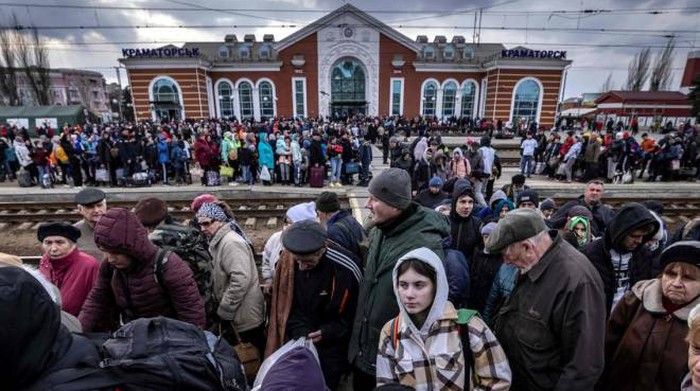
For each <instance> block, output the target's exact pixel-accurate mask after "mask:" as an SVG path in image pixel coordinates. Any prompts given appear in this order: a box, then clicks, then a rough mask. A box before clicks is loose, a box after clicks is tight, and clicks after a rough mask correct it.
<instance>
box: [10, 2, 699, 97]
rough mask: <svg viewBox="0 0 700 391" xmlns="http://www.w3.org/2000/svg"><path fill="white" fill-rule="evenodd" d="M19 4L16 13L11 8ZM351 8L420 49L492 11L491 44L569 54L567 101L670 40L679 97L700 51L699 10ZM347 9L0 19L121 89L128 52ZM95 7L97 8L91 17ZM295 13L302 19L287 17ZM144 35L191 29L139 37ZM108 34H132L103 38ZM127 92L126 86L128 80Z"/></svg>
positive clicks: (442, 5)
mask: <svg viewBox="0 0 700 391" xmlns="http://www.w3.org/2000/svg"><path fill="white" fill-rule="evenodd" d="M13 1H14V4H16V5H14V6H10V5H8V4H12V3H13ZM349 2H350V3H351V4H353V5H355V6H356V7H358V8H360V9H362V10H364V11H369V13H370V14H371V15H373V16H374V17H376V18H378V19H379V20H381V21H383V22H384V23H386V24H388V25H389V26H391V27H394V28H396V29H397V30H399V31H400V32H401V33H403V34H405V35H406V36H408V37H409V38H411V39H415V38H416V36H417V35H419V34H425V35H428V37H429V39H430V40H431V41H432V39H433V37H434V36H435V35H445V36H447V38H448V40H450V39H451V38H452V36H453V35H463V36H464V37H465V38H466V39H467V41H471V40H472V36H473V26H474V11H475V10H478V9H479V8H483V16H482V21H481V26H482V30H481V42H482V43H503V44H505V45H506V47H508V48H511V47H515V46H518V45H523V46H527V47H530V48H532V49H541V50H566V51H567V52H568V59H570V60H573V64H572V67H571V69H570V70H569V76H568V79H567V81H566V91H565V94H564V95H565V97H571V96H577V95H580V94H581V93H584V92H598V91H599V90H600V89H601V86H602V84H603V83H604V81H605V79H606V78H607V77H608V75H609V74H612V75H613V80H614V83H615V87H617V88H619V87H621V86H622V85H623V84H624V82H625V79H626V76H627V65H628V63H629V61H630V59H631V58H632V56H634V54H635V53H637V52H638V51H640V50H641V49H642V48H643V47H644V46H652V47H662V46H663V45H665V44H666V42H667V41H668V37H669V36H671V35H675V36H676V43H677V46H678V48H677V49H676V52H675V53H676V55H675V59H674V63H673V68H674V73H673V75H674V80H673V82H672V84H671V89H672V90H676V89H678V87H679V85H680V79H681V75H682V71H683V66H684V65H685V61H686V58H687V54H688V52H689V51H691V50H700V34H699V33H698V31H700V1H698V0H650V1H643V0H641V1H640V0H579V1H576V0H572V1H567V2H563V1H558V0H476V1H472V2H465V1H462V0H434V1H425V0H400V1H381V2H380V1H377V0H356V1H349ZM343 4H345V2H344V1H341V0H256V1H225V0H196V1H195V0H140V1H125V0H92V1H87V0H60V1H59V0H30V1H27V0H23V1H20V0H0V9H1V10H2V11H0V15H1V16H2V18H3V19H4V22H3V24H4V25H8V24H9V20H10V14H12V13H14V14H15V16H16V17H17V19H18V20H19V23H20V24H22V25H33V26H36V27H38V28H40V31H39V32H40V35H41V36H42V37H43V38H45V39H46V41H47V42H48V43H49V48H50V60H51V66H52V67H64V68H79V69H90V70H96V71H99V72H101V73H102V74H103V75H104V76H105V78H106V79H107V81H108V82H112V81H116V71H115V70H114V68H113V67H115V66H118V65H119V63H118V62H117V59H118V58H119V57H121V48H127V47H141V48H143V47H159V46H163V45H165V44H168V43H172V44H175V45H181V44H182V43H183V42H196V41H210V42H211V41H214V42H222V41H223V37H224V35H226V34H237V35H238V37H239V39H242V36H243V35H244V34H255V35H256V37H257V39H258V40H261V39H262V35H263V34H274V35H275V39H276V40H280V39H282V38H284V37H285V36H287V35H289V34H291V33H293V32H294V31H297V30H298V29H299V28H301V27H303V26H305V25H306V24H308V23H310V22H312V21H314V20H316V19H318V18H320V17H322V16H323V15H324V14H325V13H326V12H328V11H330V10H333V9H336V8H338V7H340V6H342V5H343ZM47 5H53V6H60V7H47ZM69 6H76V7H74V8H70V7H69ZM90 6H93V7H95V8H83V7H90ZM110 7H116V8H117V9H114V8H110ZM119 8H133V9H119ZM164 8H165V9H164ZM175 8H181V9H183V10H175ZM253 8H254V9H253ZM260 10H263V11H260ZM290 10H294V11H297V12H285V11H290ZM580 10H598V11H600V12H588V13H581V12H579V11H580ZM144 25H150V26H170V27H172V26H184V28H159V29H153V28H136V27H135V26H144ZM234 25H235V26H239V27H233V26H234ZM80 26H82V27H83V28H80ZM107 26H112V27H114V26H118V27H124V28H95V27H107ZM290 26H292V27H290ZM57 27H62V28H57ZM535 29H550V30H549V31H536V30H535ZM551 29H558V30H551ZM601 29H605V30H610V29H613V30H616V31H604V32H603V31H600V30H601ZM586 30H588V31H586ZM590 30H597V31H590ZM655 51H656V52H658V51H660V49H656V50H655ZM122 76H125V73H123V72H122ZM122 82H123V83H124V84H126V80H125V77H123V78H122Z"/></svg>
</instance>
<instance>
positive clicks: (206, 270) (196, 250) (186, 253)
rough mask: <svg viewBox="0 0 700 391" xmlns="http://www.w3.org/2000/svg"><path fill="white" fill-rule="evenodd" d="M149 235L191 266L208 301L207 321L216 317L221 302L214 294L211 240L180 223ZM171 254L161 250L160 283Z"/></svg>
mask: <svg viewBox="0 0 700 391" xmlns="http://www.w3.org/2000/svg"><path fill="white" fill-rule="evenodd" d="M148 238H149V239H150V240H151V242H153V244H155V245H156V246H158V247H160V248H161V249H163V250H166V252H167V251H172V252H174V253H175V254H177V255H178V256H179V257H180V258H182V260H183V261H185V263H187V265H189V267H190V269H191V270H192V274H193V275H194V280H195V282H196V283H197V289H199V294H200V295H202V299H203V300H204V312H205V314H206V317H207V323H208V324H211V322H212V321H213V320H214V319H215V317H216V310H217V309H218V307H219V303H217V302H216V299H215V298H214V295H213V289H214V287H213V285H214V277H213V274H212V267H213V266H212V257H211V254H209V248H208V243H207V239H206V237H205V236H204V234H203V233H202V232H201V231H199V230H198V229H195V228H192V227H186V226H182V225H176V224H166V225H163V226H160V227H158V228H157V229H156V230H155V231H153V232H152V233H151V234H149V235H148ZM167 255H168V254H167V253H164V252H163V251H161V252H159V253H158V259H157V260H156V263H155V276H156V280H157V281H158V283H159V284H160V285H161V286H163V268H164V266H165V265H164V264H165V262H167Z"/></svg>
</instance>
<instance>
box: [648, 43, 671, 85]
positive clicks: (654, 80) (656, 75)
mask: <svg viewBox="0 0 700 391" xmlns="http://www.w3.org/2000/svg"><path fill="white" fill-rule="evenodd" d="M675 48H676V41H675V39H674V38H671V39H669V40H668V43H666V47H665V48H664V50H662V51H661V52H659V53H658V54H657V56H656V60H655V61H654V67H653V69H652V70H651V77H650V78H649V91H665V90H667V89H668V87H669V84H671V81H672V80H673V75H672V73H671V67H672V65H673V51H674V50H675Z"/></svg>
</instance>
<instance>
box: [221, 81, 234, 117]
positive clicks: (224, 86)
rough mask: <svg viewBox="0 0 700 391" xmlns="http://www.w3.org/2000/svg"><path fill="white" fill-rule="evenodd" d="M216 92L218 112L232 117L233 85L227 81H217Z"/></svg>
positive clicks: (222, 115) (223, 115)
mask: <svg viewBox="0 0 700 391" xmlns="http://www.w3.org/2000/svg"><path fill="white" fill-rule="evenodd" d="M217 93H218V95H219V113H221V117H222V118H229V117H233V115H234V114H233V96H232V95H233V87H232V86H231V83H229V82H227V81H222V82H221V83H219V87H218V91H217Z"/></svg>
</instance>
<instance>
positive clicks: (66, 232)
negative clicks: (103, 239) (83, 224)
mask: <svg viewBox="0 0 700 391" xmlns="http://www.w3.org/2000/svg"><path fill="white" fill-rule="evenodd" d="M47 236H62V237H64V238H66V239H68V240H70V241H71V242H77V241H78V238H80V230H79V229H77V228H75V227H74V226H72V225H71V224H68V223H44V224H42V225H40V226H39V229H38V230H37V232H36V237H37V239H39V241H40V242H43V241H44V239H46V237H47Z"/></svg>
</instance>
